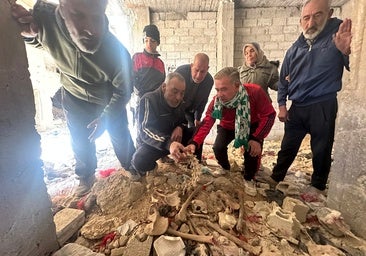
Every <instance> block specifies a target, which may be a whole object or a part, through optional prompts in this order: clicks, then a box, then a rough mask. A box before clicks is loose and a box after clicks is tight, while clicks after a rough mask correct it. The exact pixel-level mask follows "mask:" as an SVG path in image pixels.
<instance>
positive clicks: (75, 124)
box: [12, 0, 135, 196]
mask: <svg viewBox="0 0 366 256" xmlns="http://www.w3.org/2000/svg"><path fill="white" fill-rule="evenodd" d="M106 6H107V0H60V4H59V5H55V4H51V3H48V2H45V1H43V0H38V1H37V3H36V4H35V6H34V8H33V11H32V13H31V12H29V11H27V10H26V9H25V8H23V7H22V6H20V5H18V4H14V5H13V7H12V15H13V16H14V18H15V19H16V20H17V21H18V22H19V23H20V25H21V28H22V36H23V37H24V40H25V41H26V42H27V43H30V44H32V45H35V46H36V47H42V48H44V49H46V50H47V51H48V52H49V53H50V54H51V56H52V57H53V59H54V61H55V63H56V65H57V66H58V68H59V70H60V76H61V84H62V106H63V109H64V112H65V116H66V119H67V125H68V128H69V130H70V134H71V143H72V148H73V151H74V157H75V160H76V165H75V173H76V174H77V175H78V176H79V179H80V183H79V187H78V188H77V189H76V191H75V195H76V196H83V195H85V194H86V193H88V192H89V190H90V188H91V187H92V185H93V184H94V180H95V176H94V172H95V169H96V167H97V158H96V148H95V139H97V138H98V137H99V136H100V135H101V134H102V133H103V132H104V130H107V131H108V132H109V134H110V138H111V141H112V144H113V147H114V151H115V153H116V156H117V158H118V160H119V161H120V163H121V165H122V167H124V168H125V169H127V168H128V167H129V166H130V161H131V157H132V154H133V153H134V151H135V148H134V145H133V141H132V139H131V135H130V132H129V130H128V121H127V112H126V104H127V102H128V101H129V99H130V97H131V91H132V87H131V74H132V64H131V57H130V54H129V53H128V51H127V50H126V48H125V47H124V46H123V45H122V44H121V43H120V42H119V41H118V39H117V38H116V37H115V36H114V35H113V34H112V33H111V32H110V31H109V30H108V20H107V17H106V15H105V10H106Z"/></svg>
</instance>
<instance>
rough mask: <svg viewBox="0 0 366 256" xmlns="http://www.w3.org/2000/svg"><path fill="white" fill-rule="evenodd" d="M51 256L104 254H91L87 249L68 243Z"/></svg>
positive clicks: (94, 255)
mask: <svg viewBox="0 0 366 256" xmlns="http://www.w3.org/2000/svg"><path fill="white" fill-rule="evenodd" d="M52 256H104V254H102V253H96V252H93V251H92V250H90V249H89V248H86V247H84V246H81V245H79V244H75V243H69V244H66V245H65V246H64V247H62V248H61V249H60V250H58V251H57V252H55V253H54V254H53V255H52Z"/></svg>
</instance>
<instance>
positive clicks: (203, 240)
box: [166, 227, 213, 244]
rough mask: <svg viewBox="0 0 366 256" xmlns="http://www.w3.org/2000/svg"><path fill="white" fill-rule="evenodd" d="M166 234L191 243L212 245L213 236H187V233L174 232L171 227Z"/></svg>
mask: <svg viewBox="0 0 366 256" xmlns="http://www.w3.org/2000/svg"><path fill="white" fill-rule="evenodd" d="M166 233H167V234H169V235H173V236H180V237H181V238H183V239H188V240H193V241H196V242H199V243H207V244H213V236H202V235H192V234H187V233H183V232H179V231H176V230H174V229H172V228H171V227H169V228H168V230H167V231H166Z"/></svg>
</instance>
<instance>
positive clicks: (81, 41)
mask: <svg viewBox="0 0 366 256" xmlns="http://www.w3.org/2000/svg"><path fill="white" fill-rule="evenodd" d="M70 36H71V39H72V41H73V42H74V44H75V45H76V46H77V47H78V48H79V50H80V51H82V52H85V53H90V54H94V53H95V52H96V51H98V49H99V47H100V46H101V44H102V40H101V39H98V38H90V39H88V38H77V37H75V36H73V35H72V34H71V35H70Z"/></svg>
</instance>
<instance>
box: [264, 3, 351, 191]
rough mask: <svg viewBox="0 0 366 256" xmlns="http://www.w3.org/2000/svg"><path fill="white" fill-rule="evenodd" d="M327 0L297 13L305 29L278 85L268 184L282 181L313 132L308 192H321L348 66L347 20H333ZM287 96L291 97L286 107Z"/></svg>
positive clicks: (295, 44)
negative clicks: (276, 143)
mask: <svg viewBox="0 0 366 256" xmlns="http://www.w3.org/2000/svg"><path fill="white" fill-rule="evenodd" d="M332 13H333V10H332V9H331V8H330V0H308V1H306V3H305V4H304V6H303V8H302V12H301V18H300V24H301V27H302V29H303V33H302V34H301V35H300V37H299V38H298V39H297V40H296V42H295V43H294V44H293V45H292V46H291V48H290V49H289V50H288V51H287V53H286V56H285V59H284V61H283V65H282V69H281V73H280V83H279V87H278V97H277V100H278V105H279V114H278V118H279V120H280V121H281V122H285V134H284V137H283V139H282V144H281V150H280V151H279V153H278V158H277V164H276V166H275V167H274V169H273V173H272V175H271V177H268V180H267V181H268V182H269V183H270V184H271V185H273V186H274V185H275V184H276V183H277V182H279V181H282V180H283V179H284V178H285V176H286V173H287V170H288V168H289V167H290V166H291V164H292V162H293V161H294V159H295V157H296V155H297V152H298V150H299V147H300V145H301V142H302V140H303V138H304V137H305V135H306V134H307V133H309V134H310V136H311V151H312V157H313V158H312V162H313V169H314V171H313V174H312V177H311V186H310V187H309V190H308V191H309V192H316V193H322V191H324V190H325V188H326V184H327V180H328V175H329V172H330V166H331V154H332V147H333V140H334V129H335V119H336V115H337V109H338V106H337V92H338V91H340V90H341V88H342V75H343V69H344V67H345V68H346V69H347V70H349V57H348V56H349V54H350V53H351V50H350V44H351V37H352V36H351V20H349V19H345V20H344V21H343V22H342V21H341V20H339V19H336V18H331V16H332ZM287 98H288V99H289V100H291V101H292V105H291V107H290V109H289V110H287V107H286V101H287Z"/></svg>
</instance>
